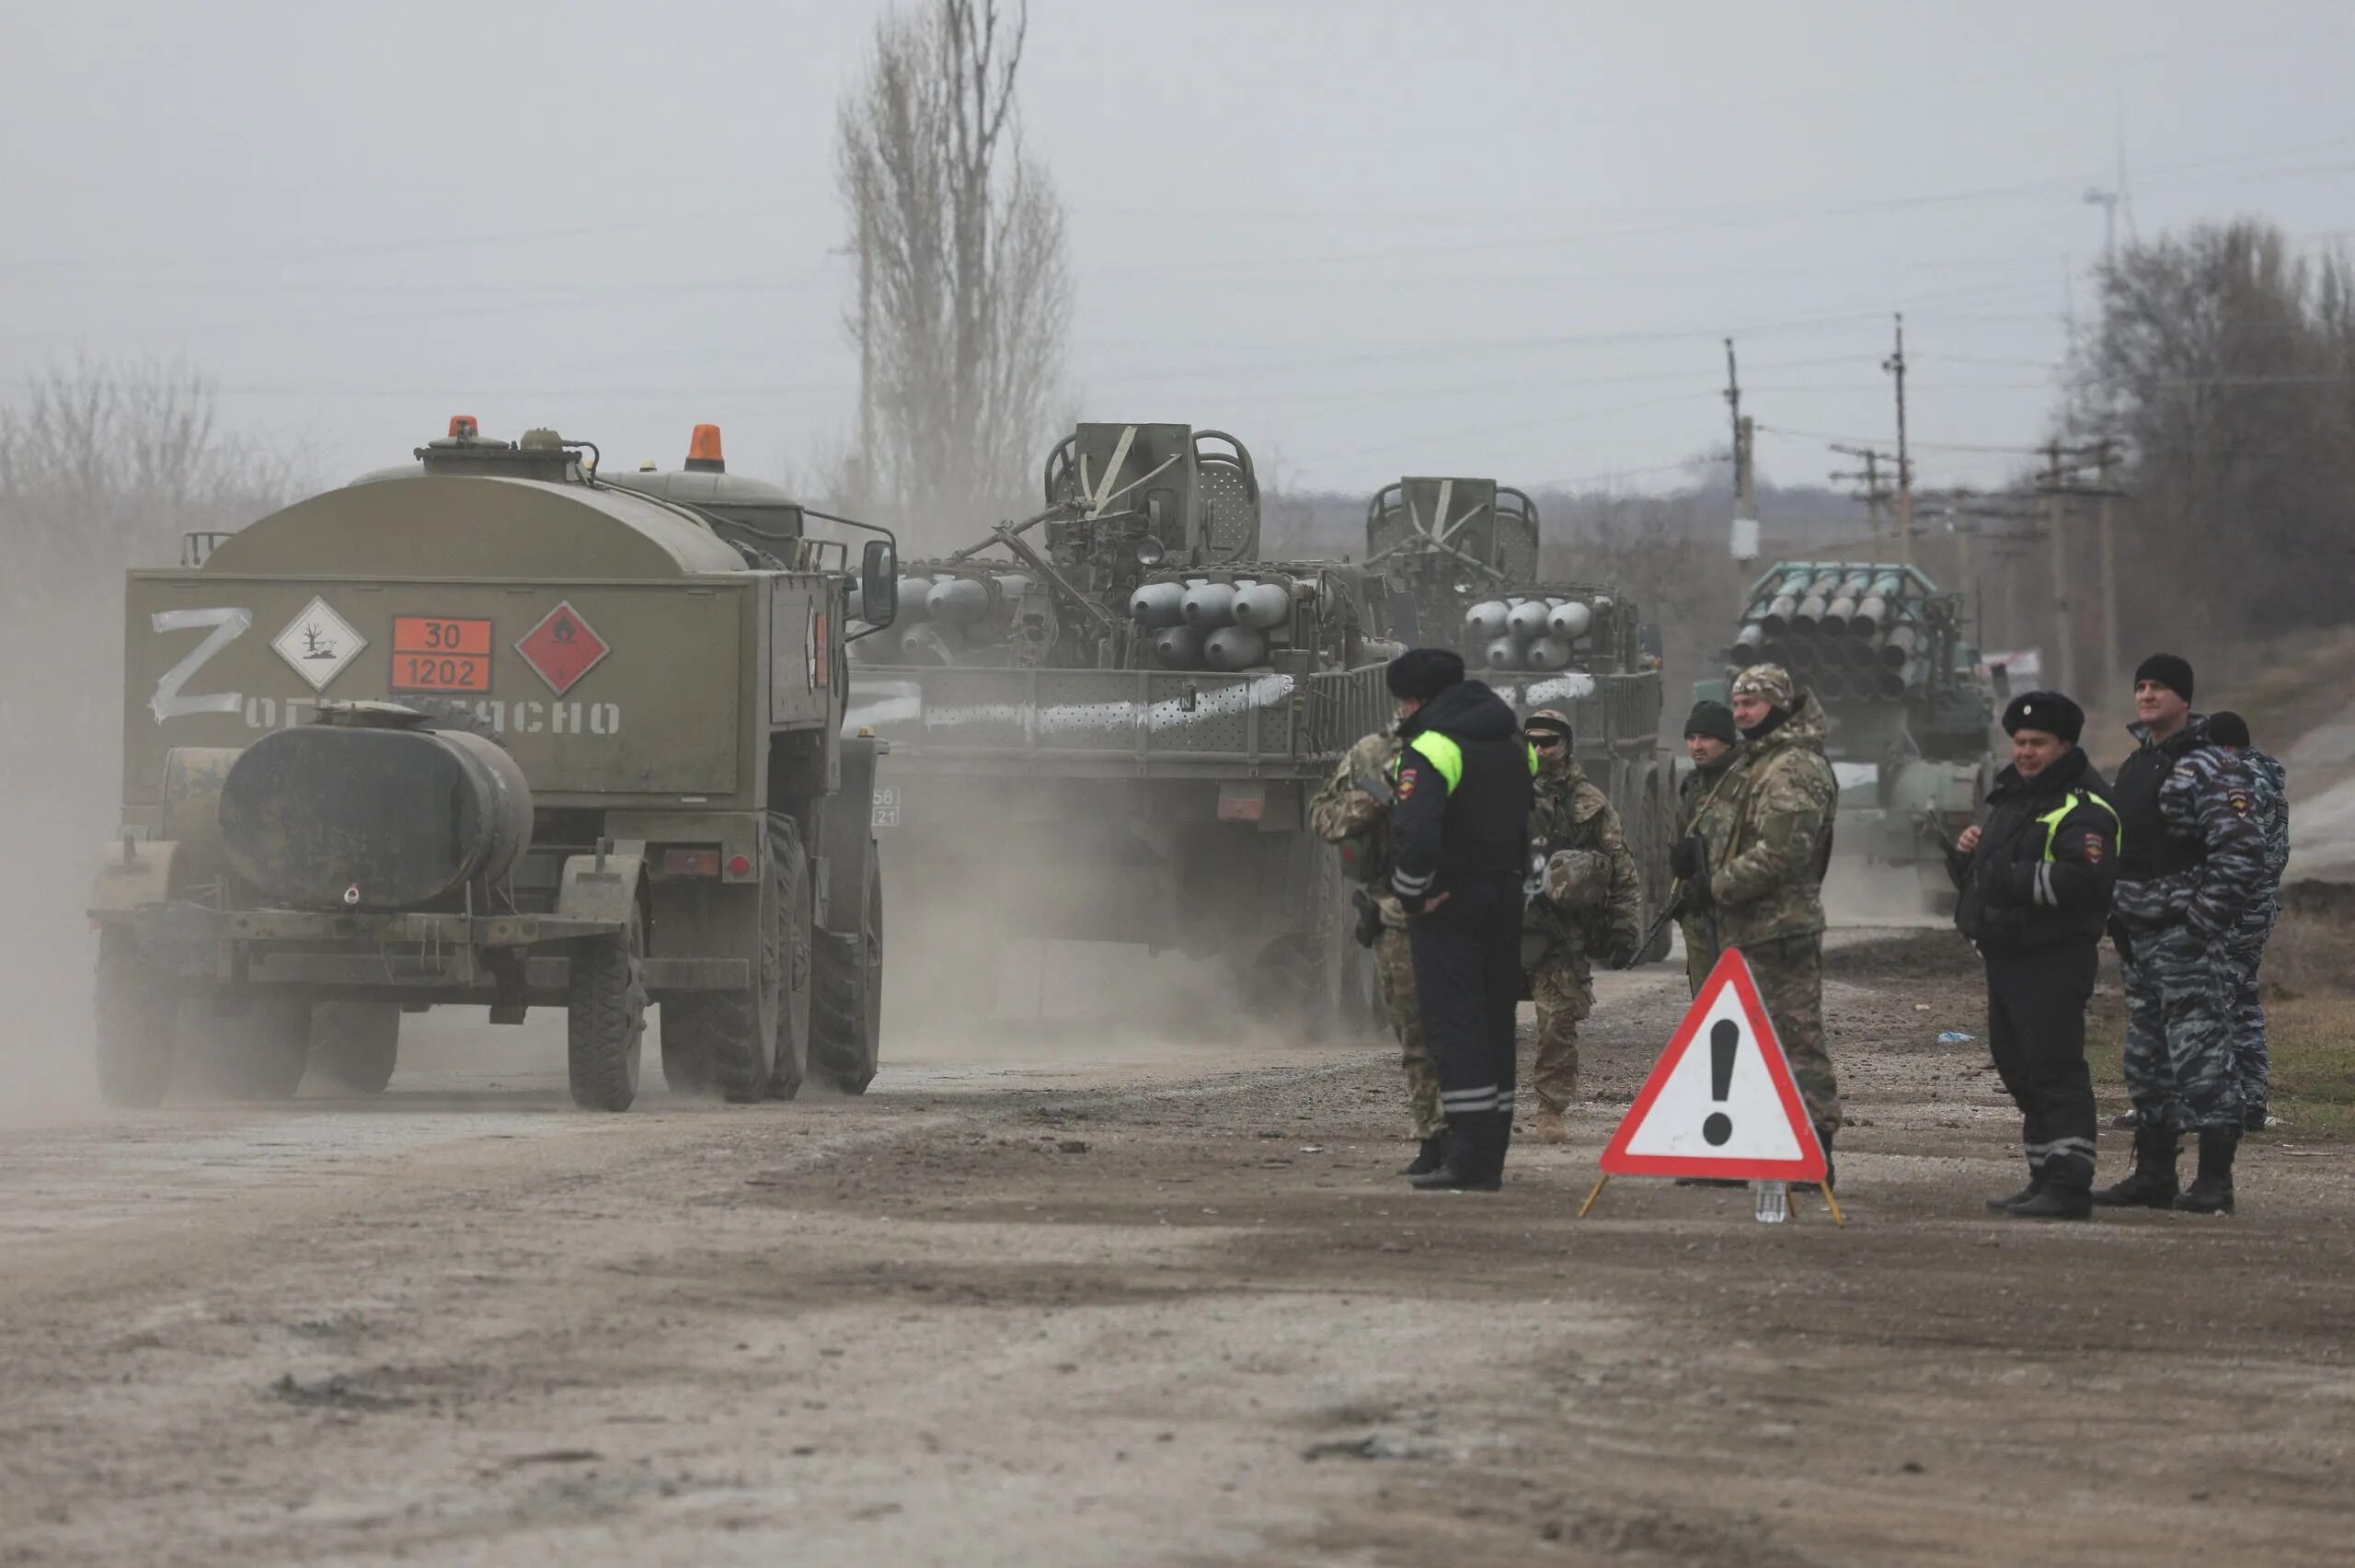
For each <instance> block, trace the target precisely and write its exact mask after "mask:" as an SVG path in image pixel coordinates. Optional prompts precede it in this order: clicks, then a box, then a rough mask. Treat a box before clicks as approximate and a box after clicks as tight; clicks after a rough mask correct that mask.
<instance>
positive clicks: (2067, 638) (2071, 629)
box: [2044, 441, 2077, 692]
mask: <svg viewBox="0 0 2355 1568" xmlns="http://www.w3.org/2000/svg"><path fill="white" fill-rule="evenodd" d="M2044 459H2045V466H2044V527H2045V531H2046V533H2047V536H2048V538H2049V539H2050V540H2051V549H2052V608H2053V612H2054V614H2053V624H2054V625H2055V626H2056V627H2058V628H2059V630H2058V632H2057V634H2056V635H2055V637H2054V641H2055V642H2057V643H2058V644H2059V645H2060V646H2059V647H2056V648H2055V649H2054V650H2053V651H2054V652H2055V653H2057V654H2059V655H2060V674H2061V686H2060V689H2061V690H2062V691H2063V692H2074V691H2076V690H2077V638H2076V624H2075V623H2074V620H2073V619H2072V618H2071V615H2070V609H2069V542H2068V540H2067V538H2066V537H2064V536H2063V535H2062V532H2061V519H2062V516H2063V515H2065V512H2064V503H2063V502H2062V498H2061V496H2062V484H2061V481H2062V473H2061V443H2060V442H2059V441H2051V442H2049V443H2047V444H2046V446H2045V449H2044Z"/></svg>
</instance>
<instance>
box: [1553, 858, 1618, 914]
mask: <svg viewBox="0 0 2355 1568" xmlns="http://www.w3.org/2000/svg"><path fill="white" fill-rule="evenodd" d="M1610 890H1611V859H1610V857H1609V856H1608V855H1605V854H1603V853H1600V852H1598V851H1595V850H1562V851H1560V852H1558V853H1556V854H1555V855H1554V856H1553V858H1551V859H1550V860H1548V861H1546V863H1545V897H1546V898H1547V899H1549V900H1550V901H1551V902H1552V903H1553V905H1554V907H1555V908H1556V909H1557V910H1568V911H1570V912H1572V913H1576V912H1579V911H1582V910H1591V909H1595V908H1598V907H1600V906H1601V904H1602V903H1603V895H1604V894H1605V893H1607V892H1609V891H1610Z"/></svg>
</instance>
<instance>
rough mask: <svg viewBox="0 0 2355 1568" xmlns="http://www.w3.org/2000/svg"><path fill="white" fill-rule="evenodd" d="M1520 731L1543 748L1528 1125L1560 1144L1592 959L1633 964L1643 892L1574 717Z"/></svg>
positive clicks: (1540, 721) (1532, 929) (1529, 919)
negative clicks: (1576, 743)
mask: <svg viewBox="0 0 2355 1568" xmlns="http://www.w3.org/2000/svg"><path fill="white" fill-rule="evenodd" d="M1522 733H1523V734H1524V735H1526V736H1527V737H1528V738H1529V745H1530V749H1531V750H1533V751H1534V752H1536V754H1537V779H1536V784H1535V793H1536V804H1535V806H1534V807H1533V808H1532V809H1531V811H1530V814H1529V842H1530V853H1531V856H1532V859H1533V861H1534V864H1536V865H1537V866H1539V867H1542V869H1541V870H1540V871H1539V872H1538V874H1537V878H1536V881H1537V886H1536V887H1534V889H1533V890H1532V893H1531V896H1530V898H1529V901H1528V908H1527V912H1526V915H1525V918H1524V920H1523V922H1522V972H1523V974H1524V976H1525V977H1526V979H1527V983H1528V989H1529V998H1530V1000H1531V1001H1533V1002H1534V1003H1535V1004H1536V1008H1537V1050H1536V1056H1535V1059H1534V1061H1533V1062H1532V1063H1531V1067H1530V1074H1529V1080H1530V1088H1531V1090H1532V1091H1533V1092H1534V1093H1535V1094H1536V1096H1537V1114H1536V1116H1534V1118H1532V1120H1531V1127H1530V1130H1531V1131H1532V1132H1533V1133H1534V1134H1535V1135H1536V1138H1537V1141H1538V1142H1540V1143H1561V1142H1563V1141H1565V1140H1566V1139H1568V1137H1569V1131H1568V1128H1567V1127H1564V1126H1563V1123H1562V1113H1563V1111H1564V1110H1566V1109H1568V1106H1569V1104H1570V1102H1571V1101H1572V1100H1573V1099H1575V1098H1576V1097H1577V1095H1578V1087H1579V1023H1580V1020H1581V1019H1583V1018H1585V1017H1586V1015H1587V1014H1588V1013H1591V1012H1593V1011H1594V958H1595V957H1596V956H1598V955H1600V956H1602V958H1603V962H1604V963H1605V964H1607V965H1609V966H1610V967H1613V968H1620V967H1624V966H1626V965H1627V964H1631V963H1633V962H1634V961H1635V957H1636V949H1637V946H1638V945H1639V944H1641V943H1642V941H1643V936H1644V893H1643V887H1642V885H1641V883H1640V882H1639V881H1638V880H1637V876H1636V857H1635V856H1634V855H1633V854H1631V853H1628V850H1627V841H1626V834H1625V833H1624V832H1623V831H1622V830H1621V828H1620V825H1619V813H1618V812H1617V811H1615V810H1614V809H1613V808H1612V805H1611V797H1610V796H1609V795H1605V794H1603V791H1601V790H1599V789H1597V788H1596V787H1595V786H1594V785H1593V784H1590V783H1589V782H1588V781H1587V776H1586V772H1585V770H1584V769H1582V768H1580V766H1579V762H1578V758H1577V757H1576V756H1574V755H1573V754H1572V752H1571V735H1570V719H1569V715H1568V714H1565V713H1563V712H1561V711H1560V710H1558V709H1556V708H1545V709H1541V710H1540V711H1538V712H1536V713H1534V714H1532V715H1530V716H1529V719H1528V721H1527V722H1526V723H1525V724H1523V725H1522Z"/></svg>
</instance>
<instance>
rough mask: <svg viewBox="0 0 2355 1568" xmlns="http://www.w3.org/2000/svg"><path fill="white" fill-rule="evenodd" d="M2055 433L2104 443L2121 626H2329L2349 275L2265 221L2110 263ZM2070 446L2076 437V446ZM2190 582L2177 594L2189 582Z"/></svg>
mask: <svg viewBox="0 0 2355 1568" xmlns="http://www.w3.org/2000/svg"><path fill="white" fill-rule="evenodd" d="M2101 306H2102V310H2101V317H2100V321H2099V324H2098V325H2097V326H2096V327H2095V329H2094V330H2093V331H2092V332H2091V333H2090V334H2088V335H2087V337H2086V338H2085V340H2084V341H2083V342H2082V343H2080V344H2079V345H2078V346H2077V349H2076V351H2075V354H2074V363H2073V367H2072V369H2073V375H2072V383H2071V388H2070V392H2071V397H2070V403H2069V406H2068V407H2067V408H2066V409H2065V410H2064V412H2063V416H2062V420H2061V423H2062V428H2063V429H2068V430H2070V431H2071V432H2072V439H2083V438H2084V437H2085V436H2090V437H2094V438H2097V439H2107V440H2108V441H2113V442H2115V443H2117V446H2118V449H2119V451H2120V452H2121V453H2122V454H2123V455H2124V456H2125V458H2126V461H2127V464H2128V466H2127V469H2126V475H2125V476H2126V480H2127V486H2128V488H2129V489H2130V490H2131V492H2132V496H2131V498H2130V499H2129V500H2128V501H2126V502H2125V503H2124V504H2123V507H2122V510H2121V516H2120V520H2119V538H2120V539H2121V540H2122V541H2125V542H2127V543H2126V546H2125V548H2124V549H2123V551H2122V554H2123V555H2124V559H2123V561H2122V563H2121V566H2122V568H2123V569H2122V571H2121V574H2120V575H2121V584H2120V592H2121V598H2122V601H2123V602H2122V606H2121V619H2122V620H2123V621H2124V622H2125V623H2126V624H2129V625H2130V626H2131V628H2132V629H2133V631H2134V633H2135V635H2137V636H2138V637H2139V638H2142V639H2144V640H2148V639H2152V638H2165V637H2168V636H2170V635H2179V634H2180V629H2181V628H2182V627H2183V625H2184V624H2185V622H2187V621H2189V622H2190V623H2191V624H2193V625H2194V626H2196V627H2198V628H2200V629H2203V630H2212V631H2222V632H2226V633H2242V632H2248V631H2255V630H2257V629H2259V628H2278V627H2282V626H2289V625H2296V624H2315V623H2322V622H2329V621H2334V620H2341V619H2344V618H2346V616H2347V614H2348V605H2347V595H2346V585H2347V583H2348V582H2349V580H2350V578H2355V380H2350V376H2355V271H2350V269H2349V264H2348V262H2347V259H2346V258H2344V257H2343V256H2339V255H2331V254H2326V255H2323V256H2320V257H2317V258H2302V257H2300V256H2299V255H2298V254H2297V252H2296V250H2295V248H2294V247H2293V246H2292V245H2291V244H2290V242H2289V241H2288V240H2287V239H2286V238H2285V237H2284V236H2283V235H2282V234H2281V233H2280V230H2279V229H2277V228H2275V227H2273V226H2272V225H2271V224H2269V223H2258V222H2254V221H2248V220H2243V221H2240V222H2236V223H2228V224H2220V225H2203V226H2201V227H2198V228H2194V229H2191V230H2188V231H2186V232H2184V233H2182V234H2179V235H2164V236H2161V237H2160V238H2158V239H2155V240H2153V241H2150V242H2147V243H2144V244H2139V245H2132V246H2127V247H2125V248H2124V249H2123V250H2121V251H2120V253H2119V257H2118V258H2117V260H2116V261H2115V262H2114V263H2113V264H2111V265H2109V266H2108V267H2107V268H2105V269H2104V271H2103V273H2102V277H2101ZM2079 432H2082V434H2079ZM2194 584H2196V585H2197V587H2196V588H2193V587H2191V586H2189V585H2194Z"/></svg>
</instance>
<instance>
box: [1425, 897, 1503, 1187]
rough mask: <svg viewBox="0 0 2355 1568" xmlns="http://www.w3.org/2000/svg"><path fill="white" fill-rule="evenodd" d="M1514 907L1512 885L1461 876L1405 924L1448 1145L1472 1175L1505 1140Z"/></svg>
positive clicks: (1497, 1154)
mask: <svg viewBox="0 0 2355 1568" xmlns="http://www.w3.org/2000/svg"><path fill="white" fill-rule="evenodd" d="M1521 921H1522V887H1521V879H1520V878H1519V877H1513V876H1467V877H1465V878H1463V879H1462V880H1461V881H1459V882H1457V883H1456V884H1455V885H1454V886H1453V889H1452V892H1451V896H1450V897H1449V898H1448V900H1447V902H1445V903H1443V904H1442V905H1440V906H1439V907H1438V908H1437V909H1435V910H1429V911H1427V912H1425V913H1423V914H1419V915H1417V916H1415V917H1414V918H1413V919H1411V920H1409V921H1407V944H1408V946H1409V948H1410V949H1411V950H1412V952H1413V955H1414V960H1415V993H1416V998H1417V1001H1419V1003H1420V1005H1421V1007H1422V1013H1423V1039H1424V1041H1425V1042H1426V1043H1427V1044H1428V1045H1429V1047H1430V1053H1431V1060H1432V1063H1433V1065H1434V1066H1436V1067H1437V1068H1438V1070H1439V1103H1440V1109H1441V1111H1442V1113H1443V1114H1444V1115H1445V1116H1446V1117H1447V1128H1448V1140H1449V1142H1450V1144H1451V1145H1452V1146H1453V1147H1454V1148H1455V1149H1458V1150H1462V1151H1463V1152H1464V1153H1465V1155H1466V1156H1467V1157H1469V1160H1470V1161H1471V1162H1476V1163H1475V1165H1474V1168H1475V1169H1480V1170H1494V1169H1495V1168H1496V1167H1497V1166H1498V1165H1499V1164H1501V1162H1503V1160H1504V1156H1505V1146H1506V1144H1507V1142H1508V1141H1509V1140H1510V1139H1511V1135H1512V1095H1513V1014H1514V1010H1515V1009H1516V1008H1517V1007H1519V1005H1520V1002H1521Z"/></svg>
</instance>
